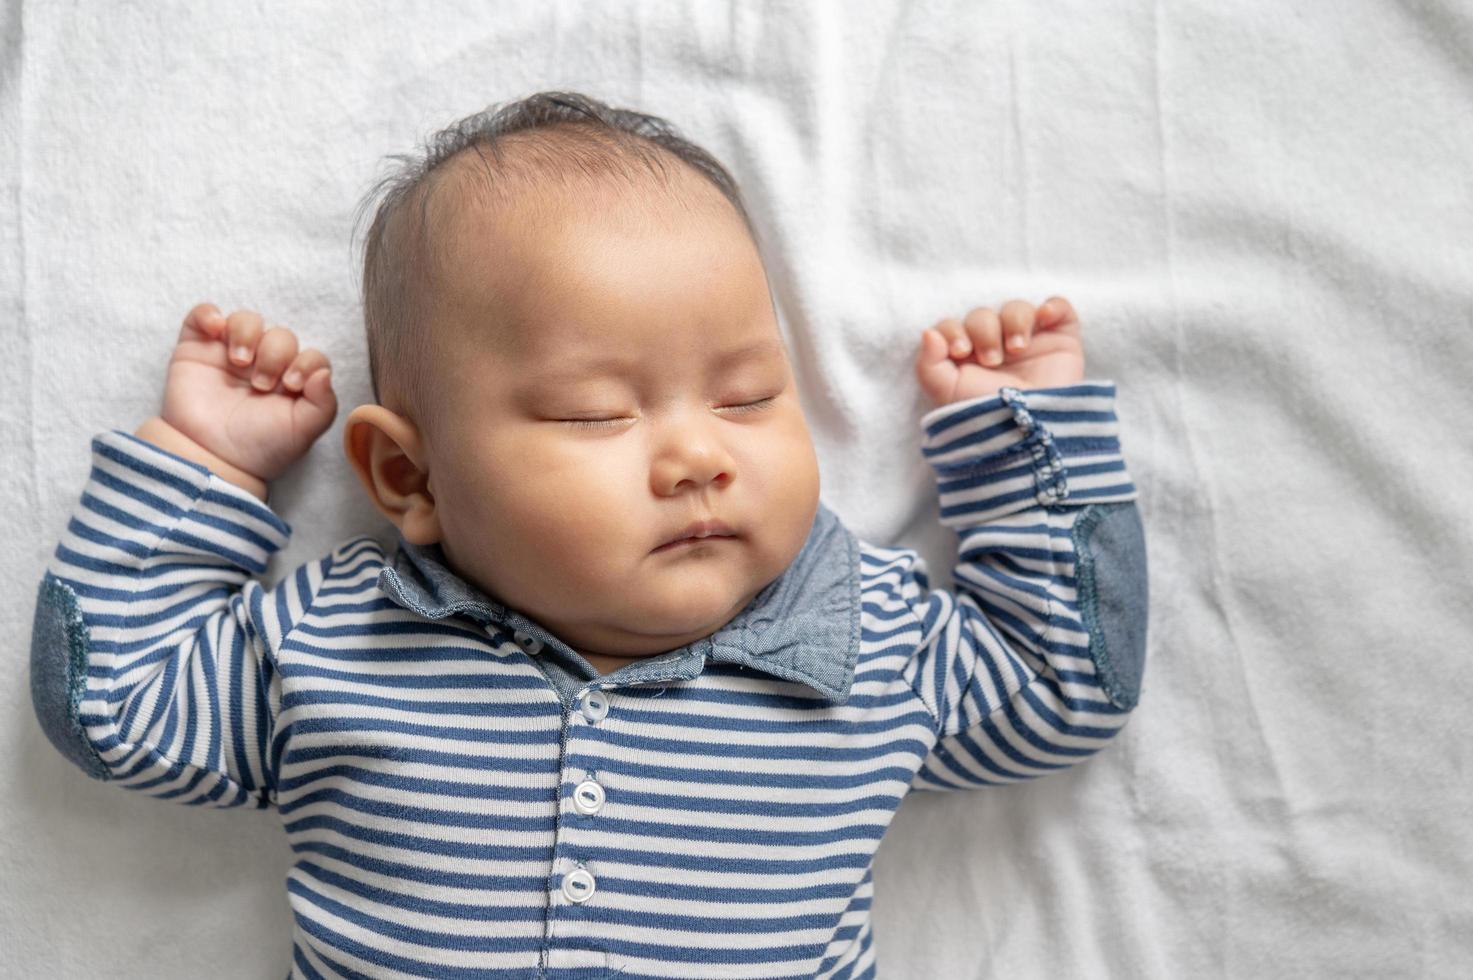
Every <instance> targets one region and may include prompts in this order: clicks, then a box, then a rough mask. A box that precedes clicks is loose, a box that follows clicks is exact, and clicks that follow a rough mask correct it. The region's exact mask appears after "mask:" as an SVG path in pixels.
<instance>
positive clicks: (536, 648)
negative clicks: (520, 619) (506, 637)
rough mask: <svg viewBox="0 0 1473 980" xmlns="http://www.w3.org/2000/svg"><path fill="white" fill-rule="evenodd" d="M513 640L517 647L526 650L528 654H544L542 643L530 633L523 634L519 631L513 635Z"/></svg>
mask: <svg viewBox="0 0 1473 980" xmlns="http://www.w3.org/2000/svg"><path fill="white" fill-rule="evenodd" d="M511 638H512V639H513V640H516V641H517V646H519V647H521V648H522V649H523V650H526V651H527V652H528V653H541V652H542V641H541V640H539V639H537V637H535V636H532V635H531V634H530V633H523V632H522V631H521V630H517V631H515V632H514V633H512V635H511Z"/></svg>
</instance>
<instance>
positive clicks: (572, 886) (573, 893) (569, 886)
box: [563, 868, 595, 902]
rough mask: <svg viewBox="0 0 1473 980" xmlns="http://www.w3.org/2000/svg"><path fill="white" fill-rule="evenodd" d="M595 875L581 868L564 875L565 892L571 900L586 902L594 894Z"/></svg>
mask: <svg viewBox="0 0 1473 980" xmlns="http://www.w3.org/2000/svg"><path fill="white" fill-rule="evenodd" d="M594 887H595V885H594V880H593V875H591V874H589V873H588V872H587V871H584V870H583V869H582V868H579V869H578V870H576V871H570V872H568V873H567V874H566V875H564V876H563V894H564V895H566V896H568V901H570V902H586V901H588V899H589V897H590V896H592V895H593V889H594Z"/></svg>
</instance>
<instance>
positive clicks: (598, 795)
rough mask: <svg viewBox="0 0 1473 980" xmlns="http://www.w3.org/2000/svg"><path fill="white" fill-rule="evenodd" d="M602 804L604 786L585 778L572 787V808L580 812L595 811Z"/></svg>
mask: <svg viewBox="0 0 1473 980" xmlns="http://www.w3.org/2000/svg"><path fill="white" fill-rule="evenodd" d="M603 805H604V788H603V787H602V786H600V785H599V784H598V783H595V782H594V781H593V780H591V779H585V780H583V782H581V783H579V784H578V785H577V786H576V787H575V788H574V789H573V809H575V810H577V811H578V812H579V813H582V814H590V815H591V814H594V813H597V812H598V811H599V810H600V809H601V808H602V807H603Z"/></svg>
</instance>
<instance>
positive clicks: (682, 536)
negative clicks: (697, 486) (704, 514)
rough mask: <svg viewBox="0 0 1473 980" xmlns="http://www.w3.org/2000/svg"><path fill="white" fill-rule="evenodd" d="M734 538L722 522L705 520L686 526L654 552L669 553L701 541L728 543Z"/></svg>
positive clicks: (732, 532) (729, 528)
mask: <svg viewBox="0 0 1473 980" xmlns="http://www.w3.org/2000/svg"><path fill="white" fill-rule="evenodd" d="M735 537H736V531H735V530H734V529H732V528H731V527H728V526H727V524H726V523H725V522H724V521H718V520H715V519H707V520H700V521H695V522H694V523H691V524H688V525H686V526H685V527H684V528H682V529H681V530H680V531H678V532H676V533H675V535H673V536H672V537H670V538H668V539H666V541H665V543H664V544H662V545H660V546H659V547H658V548H656V549H655V552H661V551H669V550H672V549H675V548H680V547H683V546H686V545H693V544H700V543H701V542H703V541H728V540H731V539H733V538H735Z"/></svg>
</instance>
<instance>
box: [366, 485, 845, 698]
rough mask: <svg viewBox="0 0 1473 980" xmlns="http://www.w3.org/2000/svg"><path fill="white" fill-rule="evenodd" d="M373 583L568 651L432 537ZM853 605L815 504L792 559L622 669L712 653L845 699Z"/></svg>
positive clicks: (665, 675) (676, 666)
mask: <svg viewBox="0 0 1473 980" xmlns="http://www.w3.org/2000/svg"><path fill="white" fill-rule="evenodd" d="M378 587H379V589H380V590H381V591H382V592H384V593H385V594H386V595H388V596H389V597H390V598H391V599H393V600H394V601H395V602H397V603H398V604H399V605H401V606H403V607H404V608H406V609H409V610H411V611H412V612H416V613H419V614H420V615H422V616H425V617H428V618H429V619H444V618H445V617H447V616H455V615H460V616H464V617H466V618H468V619H471V620H474V621H476V622H479V623H484V624H487V625H495V626H501V627H504V628H506V629H509V630H512V631H521V632H523V633H526V634H528V635H530V636H534V637H536V638H537V639H539V640H541V641H542V642H543V643H544V644H546V645H548V646H552V647H555V648H556V649H558V650H559V651H561V652H563V653H564V654H566V655H571V654H572V652H573V651H572V650H571V649H570V648H569V647H568V646H567V644H566V643H564V642H563V641H562V640H560V639H558V638H557V637H556V636H554V635H552V634H551V633H549V632H548V631H547V630H546V629H545V628H544V627H543V626H542V625H541V624H540V623H537V622H535V621H533V620H530V619H528V618H527V617H526V616H523V615H522V614H521V613H520V612H518V611H517V610H515V609H513V608H511V607H509V606H505V605H503V604H501V603H499V602H497V601H496V600H494V599H492V598H491V597H489V596H487V595H485V594H484V593H482V592H481V591H480V590H478V589H477V588H476V587H475V586H473V585H471V584H470V583H468V582H466V581H465V580H463V579H462V578H460V576H458V575H456V574H455V572H453V571H451V570H450V568H449V567H448V566H447V565H446V559H445V554H444V552H443V551H442V550H441V549H440V546H439V545H437V544H431V545H415V544H410V543H409V542H407V541H405V540H404V539H403V537H402V536H401V537H400V538H399V549H398V551H397V553H396V554H395V555H394V562H393V565H392V566H386V567H385V568H384V569H383V570H382V571H381V572H379V578H378ZM859 610H860V572H859V543H858V541H857V539H856V538H855V536H854V533H853V532H852V531H850V530H849V529H848V528H847V527H845V526H844V524H843V522H842V521H840V520H839V518H838V517H837V516H836V515H835V514H834V513H833V511H831V510H829V508H828V507H826V506H824V504H823V503H822V502H821V501H820V502H819V505H818V512H817V513H816V514H815V515H814V519H813V526H812V528H810V529H809V532H808V539H807V541H805V542H804V544H803V549H802V550H801V551H800V552H799V553H798V556H797V557H796V558H794V559H793V562H792V564H791V565H789V566H788V567H787V569H786V570H785V571H784V572H783V573H782V574H781V575H779V576H778V577H777V578H776V579H774V580H773V581H771V582H769V583H768V584H767V585H766V586H765V587H764V588H763V589H762V591H761V592H758V593H757V595H756V596H754V597H753V598H752V601H751V602H749V603H748V604H747V606H746V608H744V609H743V610H742V611H741V612H740V613H738V614H737V615H736V618H734V619H733V620H732V621H731V622H729V623H727V624H726V625H725V626H723V627H721V629H719V630H717V631H716V632H715V633H713V634H712V635H710V636H708V637H705V638H703V639H700V640H696V641H695V642H693V643H690V644H688V645H686V646H684V647H681V648H680V649H678V650H671V651H669V652H667V653H664V654H661V655H660V656H658V657H651V658H647V659H646V660H644V661H634V662H632V663H631V665H630V666H629V667H625V668H622V670H626V671H629V674H628V675H627V676H628V678H629V681H630V683H643V682H650V681H664V680H676V679H682V678H683V679H690V678H692V677H696V676H698V675H699V674H700V673H701V671H702V670H703V669H704V668H705V662H706V660H707V659H711V660H717V661H723V662H726V663H732V664H738V665H740V666H743V667H751V668H754V669H756V670H759V671H763V672H764V673H767V674H771V675H772V676H774V677H779V678H782V679H783V680H792V681H800V682H802V683H804V684H807V685H808V686H809V687H811V688H813V689H814V690H815V691H818V692H819V693H820V694H822V695H824V696H825V697H826V698H828V699H829V700H830V701H832V702H835V703H838V704H842V703H843V702H845V701H847V700H848V698H849V690H850V688H851V687H852V686H853V684H854V665H855V663H856V662H857V660H858V658H859ZM492 652H493V653H495V654H496V655H497V656H508V655H510V654H513V653H516V652H518V651H517V650H516V648H515V647H512V646H509V645H506V644H499V645H495V646H493V647H492ZM692 653H694V654H697V655H696V656H690V654H692Z"/></svg>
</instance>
